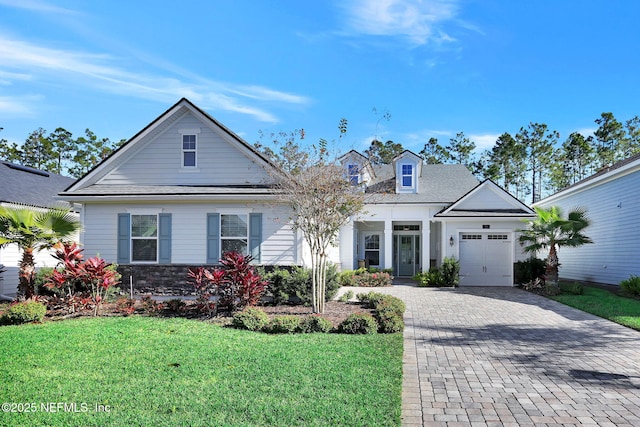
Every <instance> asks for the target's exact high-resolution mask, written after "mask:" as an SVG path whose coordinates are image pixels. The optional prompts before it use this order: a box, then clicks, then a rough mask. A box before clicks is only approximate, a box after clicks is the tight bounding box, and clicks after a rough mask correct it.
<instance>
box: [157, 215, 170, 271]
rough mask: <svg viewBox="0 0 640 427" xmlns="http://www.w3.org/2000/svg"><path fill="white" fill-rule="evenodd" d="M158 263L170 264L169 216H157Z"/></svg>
mask: <svg viewBox="0 0 640 427" xmlns="http://www.w3.org/2000/svg"><path fill="white" fill-rule="evenodd" d="M158 223H159V224H158V247H159V249H158V262H159V263H160V264H171V214H170V213H161V214H160V215H158Z"/></svg>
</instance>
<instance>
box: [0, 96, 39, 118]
mask: <svg viewBox="0 0 640 427" xmlns="http://www.w3.org/2000/svg"><path fill="white" fill-rule="evenodd" d="M41 99H42V98H41V97H39V96H0V114H2V115H3V116H5V117H7V116H17V117H29V116H33V115H34V114H35V109H36V106H37V105H38V102H40V101H41Z"/></svg>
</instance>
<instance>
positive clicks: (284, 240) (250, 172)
mask: <svg viewBox="0 0 640 427" xmlns="http://www.w3.org/2000/svg"><path fill="white" fill-rule="evenodd" d="M340 161H341V162H342V164H343V165H344V168H345V175H348V176H349V177H350V179H351V181H352V183H353V184H354V185H362V186H363V187H364V188H365V191H366V192H367V195H368V197H370V204H369V205H368V206H367V207H366V209H365V210H366V211H367V213H366V214H364V215H362V216H360V217H357V218H354V219H353V221H351V222H350V223H349V224H348V225H347V226H345V227H343V228H342V230H341V233H340V239H339V248H337V249H336V250H335V251H334V252H335V256H334V259H333V260H334V262H336V263H338V264H339V265H340V267H341V268H342V269H351V268H354V267H357V265H358V260H361V259H366V260H367V261H368V264H369V265H370V266H374V265H375V266H378V267H380V268H393V269H394V272H395V274H396V275H399V276H412V275H414V274H415V273H416V272H418V271H420V270H426V269H428V268H429V266H430V265H439V264H440V263H441V262H442V260H443V259H444V257H445V256H455V257H457V258H460V260H461V271H462V275H463V279H462V283H463V284H468V285H480V284H491V285H507V286H511V285H512V284H513V262H515V261H517V260H519V259H522V258H523V257H524V256H523V255H522V253H521V251H520V249H521V248H520V246H519V245H516V244H515V243H514V242H515V241H516V238H517V236H516V231H515V230H516V229H517V228H519V227H521V226H522V223H521V222H520V219H521V218H525V217H526V218H529V217H531V216H532V211H531V210H530V209H529V208H528V207H527V206H525V205H524V204H522V203H521V202H520V201H518V200H516V199H515V198H513V197H512V196H511V195H509V194H508V193H507V192H505V191H504V190H503V189H501V188H500V187H498V186H497V185H496V184H494V183H493V182H491V181H485V182H483V183H480V182H478V181H477V180H476V179H475V178H474V177H473V176H472V175H471V173H470V172H469V171H468V170H467V169H466V168H465V167H464V166H460V165H424V164H423V162H422V158H420V157H419V156H417V155H416V154H413V153H411V152H409V151H405V152H404V153H402V154H401V155H400V156H398V157H397V158H396V159H395V160H394V163H393V165H383V166H372V165H370V164H369V163H368V162H367V159H366V158H365V157H364V156H362V155H361V154H359V153H357V152H355V151H352V152H350V153H347V154H346V155H345V156H343V157H342V158H341V159H340ZM276 170H277V167H276V166H275V165H274V164H272V163H271V162H270V161H269V160H268V159H266V158H265V157H264V156H263V155H261V154H260V153H259V152H257V151H256V150H255V149H254V148H253V147H251V146H250V145H249V144H247V143H246V142H245V141H243V140H242V139H241V138H240V137H238V136H237V135H236V134H234V133H233V132H231V131H230V130H229V129H227V128H225V127H224V126H223V125H222V124H221V123H219V122H218V121H216V120H215V119H214V118H212V117H211V116H209V115H208V114H207V113H206V112H204V111H203V110H201V109H200V108H198V107H197V106H195V105H194V104H192V103H191V102H190V101H188V100H187V99H182V100H180V101H179V102H178V103H176V104H175V105H174V106H172V107H171V108H169V109H168V110H167V111H166V112H164V113H163V114H162V115H161V116H160V117H158V118H157V119H156V120H154V121H153V122H152V123H151V124H149V125H148V126H147V127H145V128H144V129H143V130H142V131H140V132H139V133H138V134H137V135H135V136H134V137H133V138H131V139H130V140H129V141H128V142H127V143H126V144H124V145H123V146H122V147H120V148H119V149H118V150H116V151H115V152H114V153H113V154H112V155H111V156H110V157H108V158H107V159H105V160H104V161H103V162H102V163H100V164H99V165H98V166H96V167H95V168H94V169H92V170H91V171H90V172H89V173H87V174H86V175H85V176H83V177H82V178H80V179H79V180H78V181H77V182H75V183H74V184H73V185H71V186H70V187H69V188H68V189H67V190H65V191H64V192H62V193H61V194H60V198H61V199H63V200H66V201H68V202H71V203H74V204H76V206H78V208H79V209H80V211H81V219H82V222H83V232H82V234H81V243H82V244H83V245H84V249H85V254H86V255H87V256H93V255H97V254H99V255H100V256H102V257H103V258H105V259H107V260H108V261H112V262H117V263H118V264H120V267H121V271H122V272H123V274H124V280H125V281H126V280H128V278H127V277H126V276H127V275H129V276H131V280H132V282H133V283H134V285H138V284H139V283H140V282H144V284H146V285H147V287H149V286H151V287H153V283H159V282H158V281H162V280H163V277H169V276H170V275H171V274H173V275H175V274H177V275H182V276H185V275H186V274H185V272H186V268H187V267H188V266H192V265H203V264H215V263H217V261H218V259H219V258H220V255H221V254H222V253H223V252H225V251H228V250H239V251H243V252H245V253H249V254H251V255H253V256H254V258H255V260H256V262H257V263H259V264H263V265H305V264H308V263H307V262H306V259H307V256H306V255H307V253H308V252H307V251H306V250H305V247H304V243H303V242H304V239H302V236H300V235H299V234H298V233H296V232H294V231H293V229H292V227H291V224H290V221H289V219H290V215H291V213H290V210H289V208H288V207H286V206H285V205H283V204H281V203H278V200H277V196H276V195H275V194H274V183H275V181H274V180H275V178H274V177H276V176H278V175H277V173H274V171H276ZM169 271H170V272H171V273H167V272H169ZM172 280H173V279H172Z"/></svg>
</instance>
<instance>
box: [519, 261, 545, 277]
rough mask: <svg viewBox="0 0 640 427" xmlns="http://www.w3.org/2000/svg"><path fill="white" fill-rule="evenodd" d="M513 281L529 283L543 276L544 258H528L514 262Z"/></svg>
mask: <svg viewBox="0 0 640 427" xmlns="http://www.w3.org/2000/svg"><path fill="white" fill-rule="evenodd" d="M513 269H514V281H515V283H529V282H532V281H534V280H536V279H538V278H541V277H543V276H544V273H545V269H546V266H545V260H543V259H539V258H529V259H527V260H525V261H518V262H516V263H515V264H514V267H513Z"/></svg>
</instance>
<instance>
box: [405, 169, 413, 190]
mask: <svg viewBox="0 0 640 427" xmlns="http://www.w3.org/2000/svg"><path fill="white" fill-rule="evenodd" d="M402 186H403V187H413V165H402Z"/></svg>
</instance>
